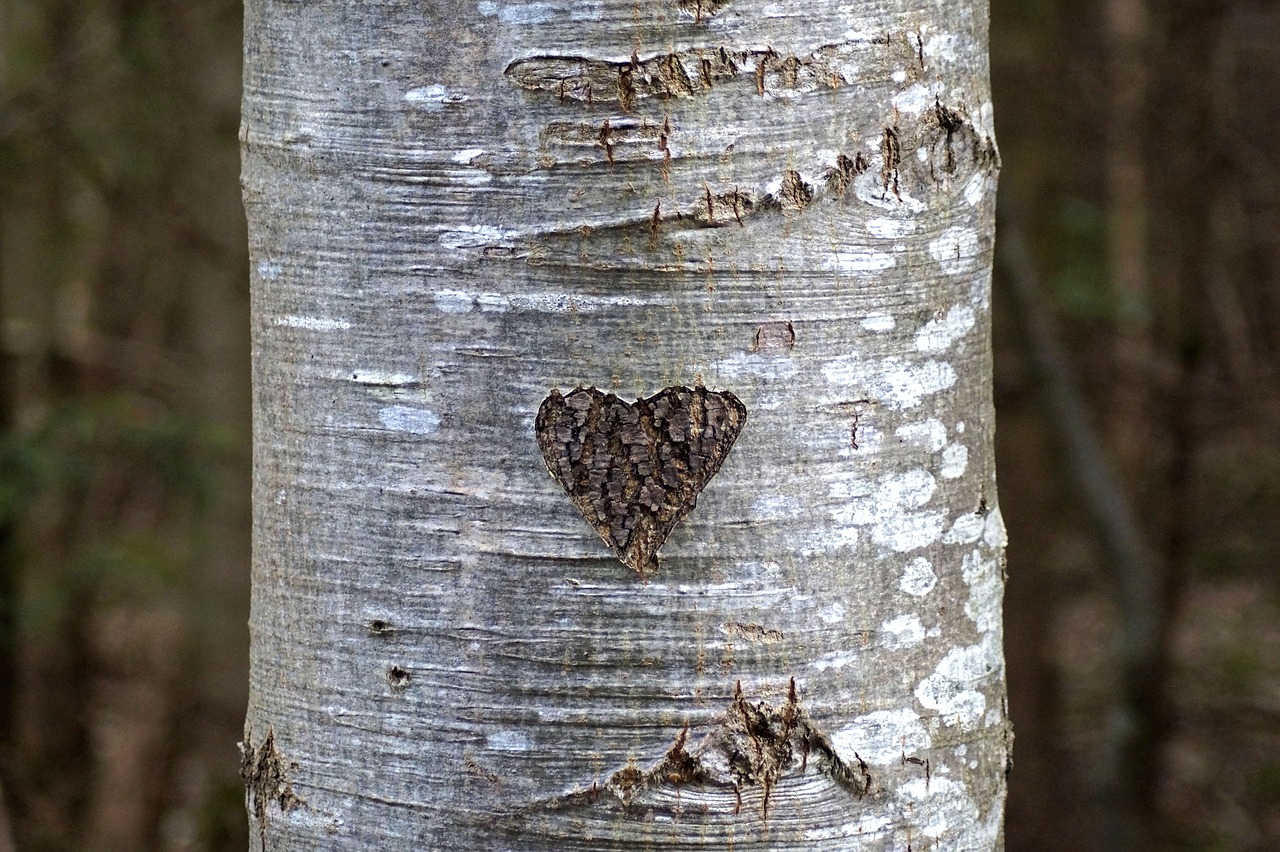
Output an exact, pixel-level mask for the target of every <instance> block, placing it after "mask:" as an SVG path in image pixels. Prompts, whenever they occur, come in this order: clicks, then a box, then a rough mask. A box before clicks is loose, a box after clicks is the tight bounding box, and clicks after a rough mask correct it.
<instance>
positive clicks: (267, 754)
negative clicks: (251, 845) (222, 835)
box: [240, 728, 303, 850]
mask: <svg viewBox="0 0 1280 852" xmlns="http://www.w3.org/2000/svg"><path fill="white" fill-rule="evenodd" d="M240 752H241V758H240V778H241V779H242V780H243V781H244V786H245V790H246V792H247V794H248V797H249V807H250V809H251V810H252V812H253V818H254V820H255V821H256V822H257V823H258V840H259V842H260V844H261V848H262V849H263V850H265V849H266V848H267V811H268V808H269V806H270V805H271V804H272V803H273V802H274V803H275V804H276V806H277V807H279V808H280V811H281V813H283V812H285V811H291V810H293V809H294V808H297V807H300V806H301V805H302V804H303V801H302V800H301V799H299V798H298V797H297V796H295V795H294V793H293V787H292V786H290V784H289V778H288V776H287V775H286V774H285V763H284V761H283V760H282V759H281V757H280V753H279V752H278V751H277V750H276V732H275V729H274V728H268V729H267V738H266V739H265V740H263V741H262V745H261V746H260V747H258V748H257V749H255V748H254V747H253V741H252V739H251V738H250V737H249V736H248V735H246V736H245V738H244V742H243V743H242V744H241V746H240ZM289 767H290V768H292V769H296V768H297V765H296V764H289Z"/></svg>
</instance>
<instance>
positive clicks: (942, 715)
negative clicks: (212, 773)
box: [242, 0, 1009, 850]
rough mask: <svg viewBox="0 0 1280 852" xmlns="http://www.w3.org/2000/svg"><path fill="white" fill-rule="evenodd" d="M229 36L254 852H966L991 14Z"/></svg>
mask: <svg viewBox="0 0 1280 852" xmlns="http://www.w3.org/2000/svg"><path fill="white" fill-rule="evenodd" d="M245 26H246V32H245V57H246V69H245V93H244V123H243V130H242V136H243V148H244V196H245V204H246V208H247V211H248V219H249V234H250V245H251V253H252V283H253V297H252V305H253V320H252V321H253V333H254V352H253V379H254V383H255V486H254V489H255V490H254V499H255V506H256V508H255V526H254V565H253V607H252V618H251V630H252V654H253V660H252V683H251V698H250V704H249V709H248V718H247V721H246V726H245V739H244V743H243V744H242V747H243V753H244V764H243V770H244V777H245V780H246V785H247V802H248V807H249V815H250V825H251V834H252V838H253V847H254V848H264V849H344V850H349V849H370V850H372V849H378V850H396V849H414V850H417V849H465V850H477V849H502V850H507V849H511V850H517V849H518V850H588V849H589V850H613V849H636V848H648V849H675V848H681V849H689V848H705V849H739V850H742V849H759V850H763V849H778V850H783V849H785V850H837V849H853V848H857V849H864V850H881V849H883V850H891V849H892V850H903V849H908V848H910V849H914V850H922V849H947V850H958V849H992V848H996V847H998V846H999V845H1000V837H1001V828H1002V814H1003V801H1004V793H1005V776H1006V771H1007V765H1008V763H1007V762H1008V756H1009V727H1008V721H1007V714H1006V707H1005V684H1004V667H1003V657H1002V650H1001V628H1000V602H1001V597H1002V592H1003V570H1002V551H1003V546H1004V530H1003V526H1002V524H1001V521H1000V513H999V509H998V505H997V501H996V491H995V480H994V472H993V455H992V430H993V425H994V424H993V412H992V406H991V385H990V366H991V365H990V342H989V338H990V298H989V282H990V264H991V256H992V228H993V218H994V190H995V175H996V171H997V164H998V158H997V155H996V150H995V144H994V139H993V134H992V108H991V104H990V101H989V90H988V82H987V57H986V44H987V41H986V39H987V35H986V29H987V10H986V4H985V3H983V2H980V0H936V2H928V3H925V2H909V0H883V2H875V3H866V4H842V3H836V2H834V0H805V2H800V1H799V0H783V2H764V0H648V2H644V3H640V2H634V0H633V2H626V3H624V2H616V0H546V1H545V2H506V0H479V2H475V0H472V2H465V3H463V2H453V0H442V2H433V3H407V2H388V3H378V4H365V3H337V2H308V3H287V2H279V0H250V2H248V3H247V8H246V22H245ZM549 474H550V475H549Z"/></svg>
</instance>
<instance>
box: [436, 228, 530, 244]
mask: <svg viewBox="0 0 1280 852" xmlns="http://www.w3.org/2000/svg"><path fill="white" fill-rule="evenodd" d="M515 236H516V235H515V234H513V233H509V232H507V231H503V230H501V229H499V228H495V227H493V226H492V225H459V226H458V227H456V228H453V229H451V230H448V231H444V232H443V233H441V234H440V236H439V237H438V239H439V240H440V245H442V246H444V247H445V248H450V249H463V248H484V247H485V246H492V245H505V244H507V243H509V242H510V241H511V240H512V239H513V238H514V237H515Z"/></svg>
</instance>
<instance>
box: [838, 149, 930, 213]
mask: <svg viewBox="0 0 1280 852" xmlns="http://www.w3.org/2000/svg"><path fill="white" fill-rule="evenodd" d="M868 159H869V160H870V163H871V168H869V169H867V171H865V172H863V173H862V174H860V175H858V176H857V177H856V178H854V180H853V194H854V195H855V196H857V198H858V200H859V201H863V202H865V203H867V204H870V205H871V206H872V207H877V208H879V209H881V210H888V211H890V212H892V213H897V214H899V215H901V214H902V213H904V212H905V213H923V212H925V211H926V210H928V209H929V205H928V204H925V203H924V202H923V201H921V200H920V199H918V198H913V197H911V195H910V194H909V193H907V192H905V191H902V190H901V188H899V192H898V194H897V195H895V194H894V193H893V191H892V190H889V189H886V188H885V185H884V181H883V179H882V178H881V177H880V169H881V167H882V166H883V165H884V158H883V157H881V156H880V152H879V149H878V148H877V149H875V150H874V151H873V152H872V154H871V156H870V157H869V158H868Z"/></svg>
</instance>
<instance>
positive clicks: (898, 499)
mask: <svg viewBox="0 0 1280 852" xmlns="http://www.w3.org/2000/svg"><path fill="white" fill-rule="evenodd" d="M852 484H853V483H847V484H846V483H839V482H837V483H832V485H831V486H830V487H831V496H833V497H837V498H839V497H843V496H845V493H842V492H846V491H851V489H850V488H849V486H850V485H852ZM936 488H937V481H936V480H935V479H934V478H933V476H932V475H931V474H930V473H929V472H928V471H925V470H911V471H907V472H906V473H901V474H890V475H888V476H886V477H884V478H883V479H881V480H880V481H879V482H877V483H876V486H875V488H874V490H873V491H872V492H871V493H870V494H858V495H857V496H854V495H853V494H849V496H852V497H853V499H852V500H851V502H849V503H848V504H846V505H843V506H837V507H836V508H835V509H833V510H832V512H831V517H832V520H833V521H834V522H835V527H836V528H837V529H848V528H850V527H860V526H869V527H871V540H872V541H873V542H875V543H876V544H878V545H880V546H882V547H887V548H889V549H890V550H893V551H894V552H896V553H907V552H908V551H912V550H918V549H919V548H921V547H927V546H928V545H930V544H932V543H933V542H935V541H937V540H938V536H940V535H941V534H942V526H943V523H944V522H945V521H944V517H943V513H942V512H914V511H911V510H912V509H916V508H919V507H920V506H923V505H924V504H925V503H928V502H929V500H930V499H932V497H933V493H934V490H935V489H936Z"/></svg>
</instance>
